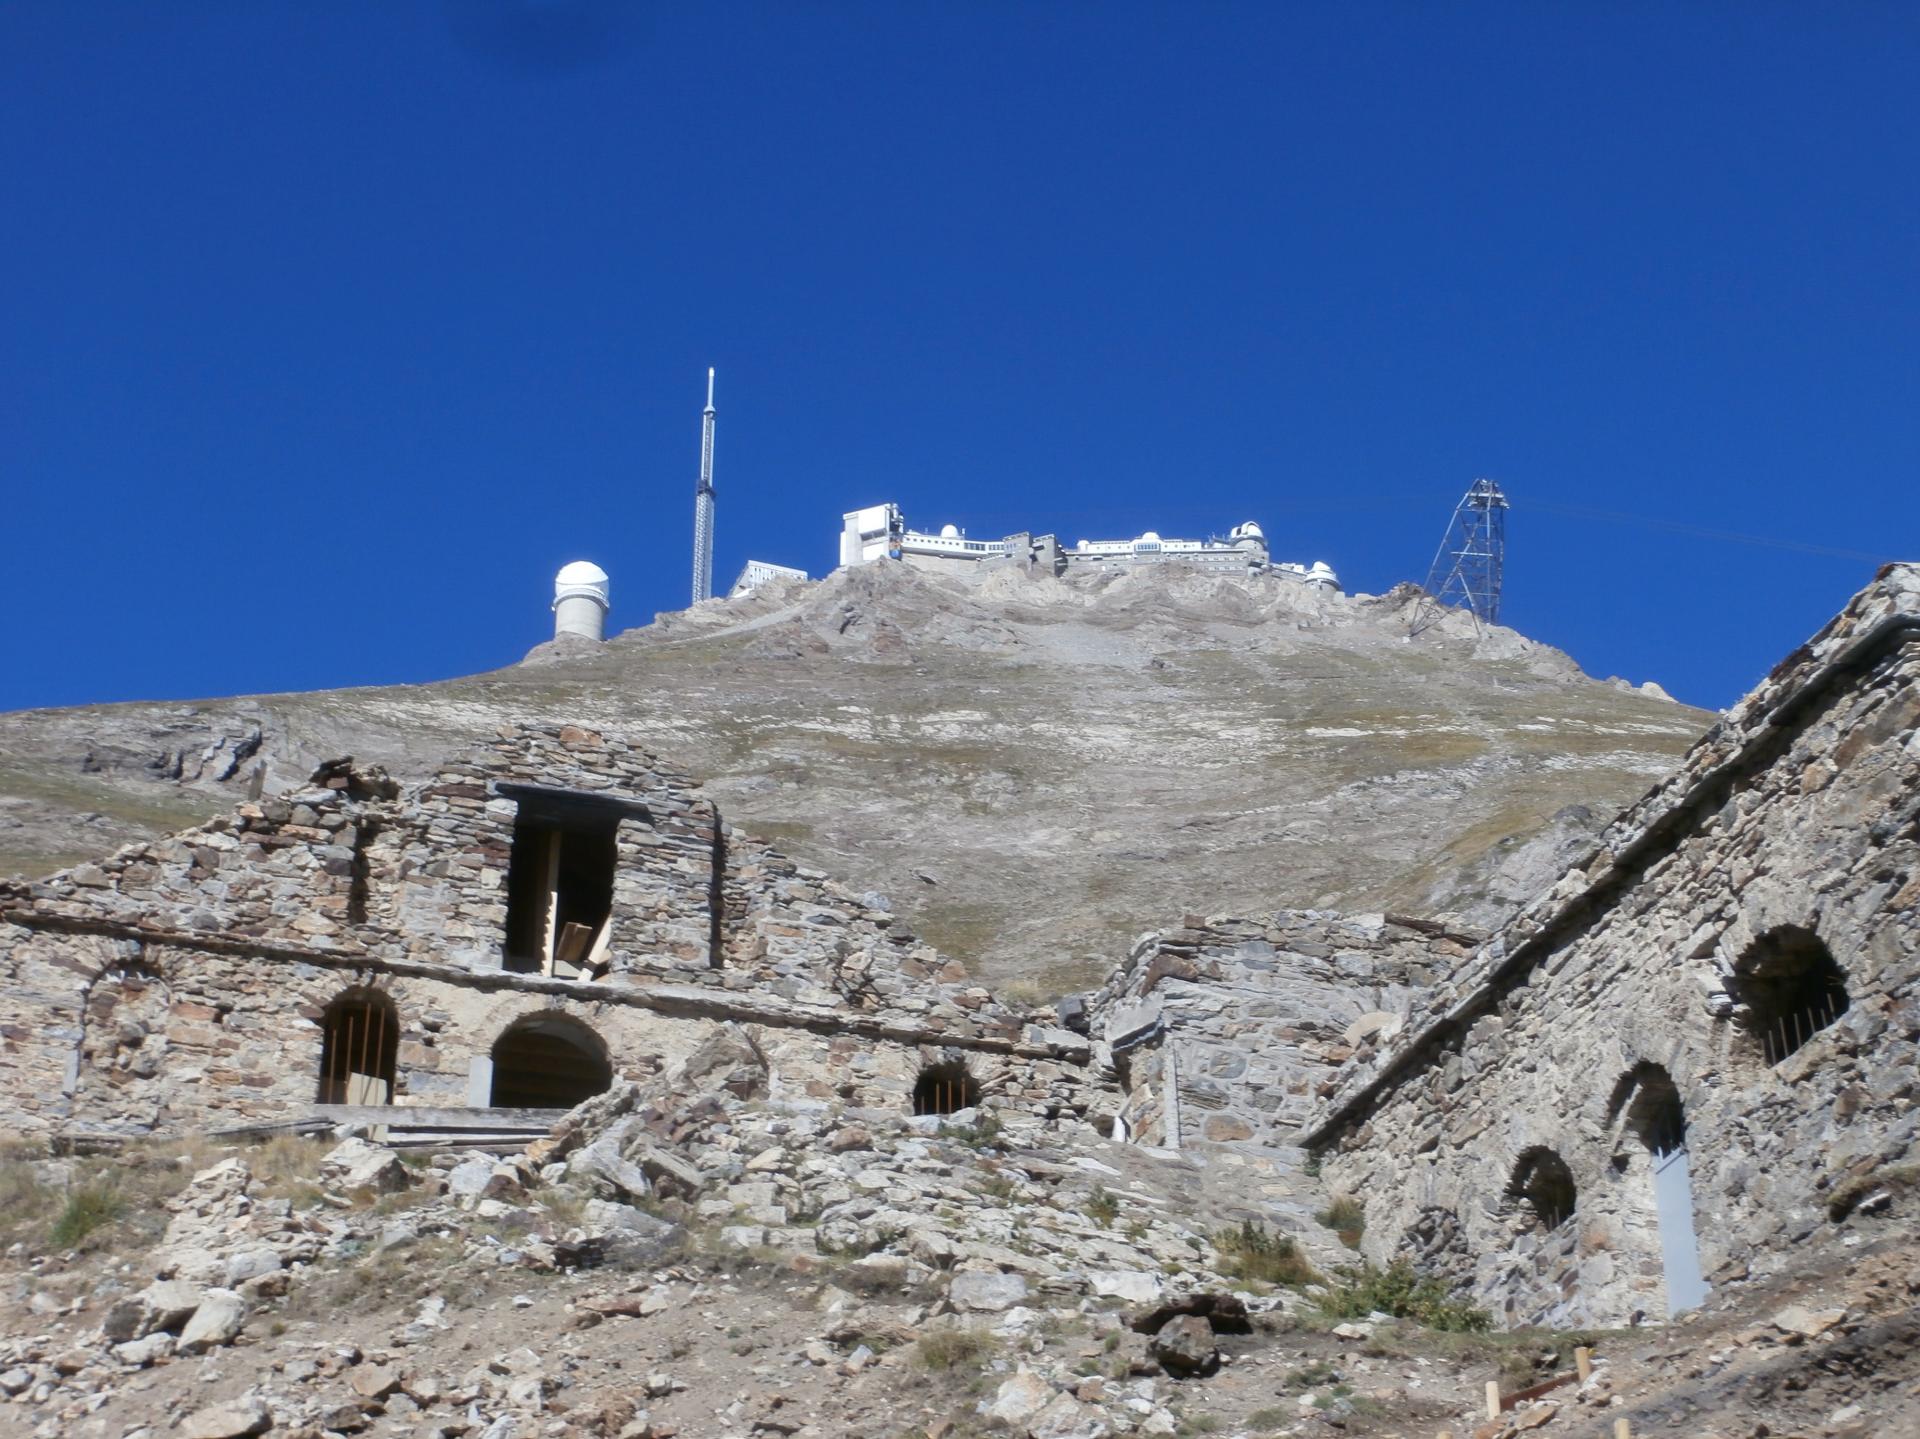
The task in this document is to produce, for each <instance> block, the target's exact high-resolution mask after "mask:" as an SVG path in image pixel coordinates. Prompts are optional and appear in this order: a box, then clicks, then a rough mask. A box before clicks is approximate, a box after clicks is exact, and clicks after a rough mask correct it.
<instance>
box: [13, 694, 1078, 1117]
mask: <svg viewBox="0 0 1920 1439" xmlns="http://www.w3.org/2000/svg"><path fill="white" fill-rule="evenodd" d="M528 788H534V789H538V790H542V791H565V792H567V793H570V794H576V795H577V794H587V795H604V796H611V797H617V798H619V799H620V800H622V801H623V802H624V803H626V804H627V805H628V806H629V814H628V815H627V817H624V818H622V819H621V821H620V823H619V826H618V830H617V835H616V842H617V862H616V866H615V873H614V893H613V908H612V916H611V920H610V951H609V960H610V963H609V966H608V969H607V972H606V973H605V974H604V975H603V976H602V977H601V978H600V979H598V980H597V981H592V982H584V981H570V980H565V979H557V978H546V977H542V976H538V975H528V974H518V973H507V972H504V971H503V969H502V956H503V953H504V946H505V926H506V919H507V895H506V876H507V872H508V866H509V863H510V860H511V853H512V843H513V835H514V822H515V817H516V814H517V811H518V801H517V799H516V796H519V795H522V794H524V793H525V792H526V790H527V789H528ZM690 791H691V786H690V784H689V783H688V782H687V781H686V780H685V779H684V778H683V777H680V776H678V775H674V774H672V773H670V772H668V771H665V770H663V769H661V768H660V767H659V766H658V765H657V763H656V762H655V761H654V760H653V758H652V757H651V756H650V755H648V754H647V753H646V752H645V751H643V750H641V749H639V748H638V747H637V746H634V745H630V744H628V743H626V742H624V741H620V740H615V739H609V738H607V737H605V736H601V735H597V734H593V733H590V732H588V731H584V730H577V729H525V730H514V731H508V732H504V733H503V734H501V735H500V736H499V737H498V738H497V740H495V741H494V742H493V743H491V744H489V745H486V746H482V747H480V748H479V749H477V750H476V751H475V752H474V753H472V754H470V755H468V756H465V757H463V758H461V759H458V760H455V761H452V762H449V763H448V764H447V765H445V766H443V767H442V768H441V769H440V771H439V772H438V773H437V774H436V776H435V777H434V779H433V780H432V781H430V782H429V783H427V784H425V785H423V786H420V787H419V788H417V789H414V790H410V791H407V792H404V793H403V792H401V790H400V789H399V787H397V786H395V785H393V784H392V782H391V781H388V780H386V779H385V777H384V776H381V775H379V774H377V773H360V772H357V771H354V770H353V769H352V767H351V765H350V764H349V763H347V762H341V763H337V764H334V765H329V766H324V767H323V768H322V770H321V771H320V772H319V773H318V774H316V776H315V781H314V783H313V785H312V786H311V787H310V788H308V789H306V790H303V791H300V792H298V793H295V794H292V795H289V796H287V797H286V798H284V799H280V800H268V801H256V802H253V803H249V804H246V805H243V806H241V807H240V808H239V809H238V810H237V811H236V812H235V813H234V814H233V815H232V816H230V817H224V818H219V819H215V820H214V821H212V822H210V823H208V824H206V825H204V826H201V827H199V828H197V829H194V830H189V831H186V832H184V833H181V834H178V835H174V836H170V837H168V838H165V839H162V840H159V841H156V842H153V843H151V844H144V845H137V846H131V847H129V848H127V849H124V850H122V851H120V852H119V853H118V854H116V855H114V856H112V857H111V858H110V859H107V860H104V861H102V862H100V863H98V864H86V865H80V866H76V867H75V868H73V869H71V870H67V871H63V872H61V873H59V874H56V875H53V876H50V877H49V878H47V879H45V880H41V881H38V882H36V883H33V884H31V885H25V886H9V887H5V888H0V992H4V994H5V997H6V1001H7V1003H6V1006H5V1010H4V1013H5V1014H6V1016H7V1018H6V1019H5V1021H4V1022H0V1097H3V1098H4V1099H5V1100H6V1101H7V1102H8V1104H9V1107H10V1108H11V1109H12V1110H13V1111H14V1113H15V1121H14V1122H15V1124H16V1126H19V1127H25V1128H30V1129H33V1128H67V1129H72V1128H96V1129H104V1130H112V1131H116V1132H135V1131H141V1130H147V1129H164V1128H169V1127H173V1126H176V1125H190V1126H197V1127H209V1126H211V1127H219V1126H220V1125H222V1124H235V1125H238V1124H243V1123H249V1122H260V1121H263V1120H269V1119H273V1118H285V1117H291V1116H294V1115H297V1113H298V1112H299V1111H300V1110H302V1109H303V1108H304V1107H305V1106H307V1105H309V1104H311V1103H312V1102H313V1101H314V1099H315V1097H316V1093H317V1088H318V1070H319V1056H320V1044H321V1029H320V1023H319V1021H320V1017H321V1015H322V1013H323V1011H324V1010H325V1008H326V1006H327V1005H328V1004H329V1003H330V1002H331V1001H333V1000H334V999H336V998H338V997H339V996H341V995H342V994H343V993H345V992H346V991H347V990H349V989H353V988H356V987H364V988H371V989H373V990H377V991H379V992H380V993H381V994H383V995H385V996H386V997H387V998H388V999H390V1000H391V1001H392V1003H393V1005H394V1008H395V1010H396V1012H397V1014H398V1016H399V1022H400V1025H401V1035H400V1047H399V1051H398V1056H397V1058H398V1066H397V1073H396V1076H395V1093H394V1099H395V1102H396V1103H399V1104H403V1105H430V1106H448V1105H466V1104H467V1103H469V1101H470V1100H474V1099H475V1097H476V1087H478V1088H479V1089H480V1090H484V1084H483V1083H479V1082H477V1081H474V1080H472V1079H471V1078H470V1075H471V1072H472V1070H473V1067H474V1062H475V1060H476V1058H482V1057H484V1056H486V1055H487V1054H488V1053H489V1051H490V1049H491V1046H492V1045H493V1043H494V1041H495V1040H496V1039H497V1038H498V1036H499V1035H500V1033H501V1032H502V1031H503V1030H505V1029H506V1028H508V1027H509V1026H511V1025H512V1024H513V1023H514V1022H515V1021H516V1020H521V1019H524V1018H527V1017H529V1016H531V1015H535V1014H543V1013H556V1014H561V1015H565V1016H567V1017H568V1018H570V1019H572V1020H575V1021H577V1022H578V1023H580V1024H582V1025H584V1026H585V1027H586V1029H588V1030H590V1031H591V1032H592V1034H593V1035H594V1036H595V1037H596V1038H597V1040H598V1042H599V1043H600V1044H601V1045H603V1046H604V1047H605V1049H606V1051H607V1053H608V1055H609V1057H610V1059H611V1060H612V1062H613V1065H614V1068H615V1070H616V1072H627V1073H637V1074H644V1073H646V1072H649V1070H650V1068H651V1067H653V1066H654V1065H656V1064H658V1063H660V1062H664V1061H669V1060H672V1059H674V1058H677V1057H679V1056H680V1055H682V1054H683V1053H684V1052H686V1051H687V1050H689V1049H691V1047H692V1046H693V1045H694V1044H696V1043H697V1042H698V1040H699V1038H700V1037H701V1036H702V1035H704V1034H705V1033H707V1032H709V1031H710V1028H711V1025H712V1024H713V1023H715V1022H719V1021H734V1022H740V1023H743V1024H748V1025H753V1026H759V1027H761V1029H762V1030H763V1031H764V1032H766V1033H768V1034H778V1035H779V1037H778V1039H777V1042H776V1041H775V1040H769V1041H768V1043H769V1044H770V1045H771V1046H772V1047H773V1048H774V1049H777V1050H778V1051H779V1052H780V1053H781V1055H782V1056H783V1057H784V1058H785V1060H786V1064H785V1066H784V1068H783V1069H780V1071H779V1072H780V1073H781V1078H782V1081H783V1082H785V1083H788V1084H790V1085H791V1086H792V1087H793V1088H794V1090H795V1092H796V1093H813V1094H821V1095H825V1094H829V1093H831V1094H836V1095H840V1096H843V1097H848V1098H854V1099H856V1100H857V1101H858V1102H861V1103H870V1104H875V1105H885V1106H892V1107H898V1106H902V1105H905V1104H906V1103H907V1102H908V1099H909V1097H910V1094H911V1090H912V1085H913V1079H914V1076H915V1075H916V1074H917V1073H918V1071H919V1068H920V1066H921V1064H922V1063H929V1062H934V1060H933V1059H932V1058H929V1056H946V1057H957V1058H961V1059H964V1060H966V1062H968V1063H969V1066H970V1068H971V1069H972V1070H973V1071H974V1073H975V1075H976V1077H977V1078H980V1079H981V1080H982V1081H983V1084H984V1087H985V1089H986V1092H987V1094H988V1096H989V1097H990V1098H991V1099H993V1100H994V1101H995V1102H1003V1103H1011V1104H1020V1105H1022V1106H1024V1107H1028V1108H1033V1109H1038V1110H1040V1111H1042V1112H1046V1113H1053V1114H1062V1113H1084V1112H1085V1111H1086V1110H1087V1108H1088V1106H1089V1104H1090V1103H1091V1102H1092V1100H1091V1098H1090V1097H1089V1096H1088V1094H1087V1093H1086V1092H1085V1085H1084V1074H1083V1064H1084V1060H1085V1057H1086V1045H1085V1042H1084V1041H1082V1040H1080V1039H1079V1038H1078V1037H1076V1036H1073V1035H1070V1034H1066V1033H1064V1032H1061V1031H1058V1030H1052V1029H1049V1028H1048V1027H1046V1026H1044V1025H1040V1024H1035V1023H1033V1022H1031V1019H1030V1017H1028V1016H1025V1015H1021V1014H1017V1013H1013V1012H1011V1011H1008V1010H1006V1009H1004V1008H1003V1007H1001V1006H999V1005H998V1004H996V1003H994V1002H993V1000H992V998H991V996H990V995H989V993H988V992H987V991H986V990H985V989H983V988H980V987H978V986H971V985H968V984H966V983H965V973H964V970H963V969H961V968H960V966H958V965H957V964H955V963H953V962H952V961H950V960H947V959H944V958H943V957H941V956H940V955H938V954H937V953H935V952H934V951H932V950H931V949H928V948H926V947H925V946H922V945H920V944H919V943H918V941H917V940H916V939H915V938H914V936H913V935H912V934H911V933H910V932H908V931H907V930H906V928H905V927H904V926H903V925H900V924H898V923H897V922H896V921H895V919H894V917H893V916H892V915H891V914H889V913H887V912H886V911H884V910H881V909H875V908H872V907H870V906H867V905H865V904H862V903H861V902H860V901H858V900H857V899H855V898H854V897H853V896H852V895H851V894H849V893H848V892H847V891H846V890H845V889H844V888H842V887H841V886H839V885H837V884H835V883H833V882H832V881H831V880H829V879H827V878H826V877H825V876H824V875H821V874H819V873H818V872H816V871H812V870H808V869H806V868H804V867H803V866H800V865H797V864H795V863H793V862H792V861H791V860H789V859H787V858H786V857H785V856H783V855H780V854H779V853H778V852H776V851H774V850H772V849H770V848H769V847H767V846H766V845H764V844H762V843H760V842H758V841H756V840H754V839H752V838H751V837H750V836H747V835H745V834H743V833H741V832H739V831H737V830H734V829H731V828H729V827H726V826H724V825H723V824H722V822H721V820H720V817H719V815H718V814H717V813H716V812H715V811H714V809H713V807H712V806H711V805H710V804H708V803H707V802H706V801H705V800H702V799H699V798H698V797H696V796H694V795H693V794H692V793H691V792H690ZM716 864H718V865H719V868H718V870H717V871H716ZM716 898H717V899H718V902H719V905H720V913H719V914H718V915H717V916H716V914H715V913H714V904H715V901H716ZM783 1031H792V1032H793V1033H791V1034H784V1033H780V1032H783ZM949 1051H951V1054H949ZM479 1102H484V1101H479Z"/></svg>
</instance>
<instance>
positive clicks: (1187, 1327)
mask: <svg viewBox="0 0 1920 1439" xmlns="http://www.w3.org/2000/svg"><path fill="white" fill-rule="evenodd" d="M1147 1348H1148V1351H1149V1352H1150V1353H1151V1354H1152V1355H1153V1357H1154V1358H1155V1359H1156V1360H1158V1361H1159V1363H1160V1367H1161V1368H1162V1369H1164V1370H1166V1371H1167V1373H1169V1374H1171V1375H1172V1376H1173V1377H1174V1378H1176V1379H1194V1378H1198V1377H1200V1376H1202V1375H1206V1374H1211V1373H1213V1371H1214V1370H1216V1369H1218V1368H1219V1367H1220V1351H1219V1349H1218V1348H1217V1347H1215V1345H1214V1342H1213V1327H1212V1326H1211V1325H1209V1324H1208V1323H1207V1321H1206V1320H1204V1319H1202V1318H1200V1317H1199V1316H1198V1315H1196V1314H1180V1315H1176V1316H1175V1317H1174V1318H1172V1319H1169V1320H1168V1321H1167V1322H1166V1324H1165V1325H1163V1326H1162V1327H1161V1329H1160V1330H1159V1332H1158V1333H1156V1334H1155V1335H1154V1336H1153V1341H1152V1342H1151V1343H1150V1344H1149V1345H1148V1346H1147Z"/></svg>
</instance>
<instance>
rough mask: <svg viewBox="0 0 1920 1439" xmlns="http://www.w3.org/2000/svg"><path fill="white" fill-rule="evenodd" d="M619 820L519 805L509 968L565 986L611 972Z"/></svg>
mask: <svg viewBox="0 0 1920 1439" xmlns="http://www.w3.org/2000/svg"><path fill="white" fill-rule="evenodd" d="M621 814H622V811H621V810H620V809H615V808H600V807H597V806H590V805H575V806H558V805H556V806H553V807H551V808H546V809H543V808H540V807H538V806H534V805H530V804H528V803H522V805H521V808H520V813H519V815H518V817H517V818H516V819H515V820H514V825H513V857H512V859H511V860H510V861H509V862H508V865H507V937H506V957H505V967H506V968H507V969H509V970H512V971H514V972H516V973H519V974H545V975H552V976H555V977H557V978H560V979H592V978H597V977H598V976H600V975H602V974H604V973H605V972H606V970H607V966H608V962H609V956H608V942H609V940H610V939H611V931H612V925H611V924H610V923H609V921H610V919H611V917H612V914H613V872H614V868H615V865H616V864H617V863H618V860H619V845H618V843H617V841H616V839H615V835H616V832H617V831H618V830H619V827H620V819H621Z"/></svg>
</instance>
